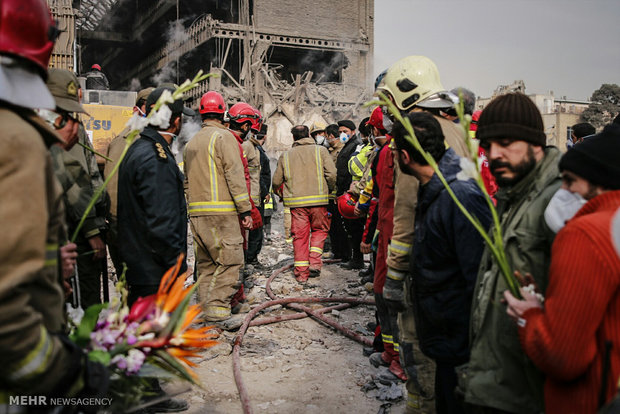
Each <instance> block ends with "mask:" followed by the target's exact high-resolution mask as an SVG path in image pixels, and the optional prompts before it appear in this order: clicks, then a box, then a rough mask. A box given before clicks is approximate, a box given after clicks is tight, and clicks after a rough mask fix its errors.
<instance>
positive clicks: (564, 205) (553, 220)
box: [545, 188, 587, 233]
mask: <svg viewBox="0 0 620 414" xmlns="http://www.w3.org/2000/svg"><path fill="white" fill-rule="evenodd" d="M585 203H587V200H586V199H584V198H583V197H581V195H579V194H577V193H571V192H570V191H568V190H565V189H563V188H560V189H559V190H558V191H557V192H556V193H555V194H554V195H553V197H551V201H549V204H548V205H547V208H546V209H545V222H546V223H547V226H549V228H550V229H551V230H552V231H553V232H554V233H557V232H559V231H560V230H561V229H562V227H564V225H565V224H566V222H567V221H568V220H570V219H572V218H573V216H574V215H575V214H577V212H578V211H579V210H580V209H581V207H582V206H583V205H584V204H585Z"/></svg>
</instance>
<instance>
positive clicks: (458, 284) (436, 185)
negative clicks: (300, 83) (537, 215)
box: [392, 112, 491, 414]
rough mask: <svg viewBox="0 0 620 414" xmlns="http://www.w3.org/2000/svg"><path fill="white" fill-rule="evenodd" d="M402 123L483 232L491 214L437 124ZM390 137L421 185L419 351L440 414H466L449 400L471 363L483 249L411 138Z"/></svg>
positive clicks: (416, 247)
mask: <svg viewBox="0 0 620 414" xmlns="http://www.w3.org/2000/svg"><path fill="white" fill-rule="evenodd" d="M407 117H408V118H409V120H410V122H411V124H412V126H413V128H414V132H415V135H416V137H417V138H418V140H419V142H420V144H421V146H422V148H423V149H424V150H425V151H427V152H428V153H430V154H431V156H432V157H433V159H434V160H435V161H436V162H437V163H438V165H439V170H440V171H441V173H442V174H443V176H444V177H445V179H446V181H447V182H448V184H449V186H450V188H451V189H452V191H453V192H454V194H456V197H457V198H458V199H459V201H460V202H461V203H462V204H463V205H464V206H465V208H466V209H467V211H469V213H470V214H471V215H473V216H474V217H476V218H477V219H478V221H479V222H480V224H481V225H482V227H484V228H485V229H487V228H488V227H489V224H490V222H491V213H490V211H489V208H488V205H487V202H486V200H485V198H484V195H483V193H482V191H481V190H480V188H479V187H478V185H477V184H476V182H475V181H474V180H473V179H472V178H470V177H468V176H466V175H465V174H464V173H463V172H462V171H461V164H462V163H465V161H464V160H462V159H461V158H460V157H459V156H458V155H456V153H455V152H454V150H452V149H446V146H445V142H444V135H443V132H442V130H441V126H440V124H439V122H438V121H437V120H436V119H435V118H434V117H433V115H431V114H430V113H428V112H412V113H410V114H408V115H407ZM392 135H393V136H394V142H395V144H396V148H397V150H396V153H395V158H396V159H397V160H398V164H399V167H400V169H401V170H402V171H403V172H404V173H405V174H409V175H413V176H415V177H416V178H417V179H418V180H419V181H420V188H419V190H418V205H417V207H416V216H415V231H414V244H413V249H412V253H411V260H410V262H409V263H410V277H411V278H412V298H413V313H414V317H415V324H416V331H417V334H418V338H419V341H420V349H421V350H422V352H423V353H424V354H425V355H427V356H429V357H430V358H433V360H435V362H436V366H437V369H436V372H435V401H436V410H437V413H438V414H443V413H464V408H463V407H462V406H461V405H460V404H459V402H458V401H457V399H456V397H455V394H454V390H455V388H456V385H457V376H456V372H455V367H456V366H458V365H461V364H464V363H465V362H467V361H468V360H469V341H468V340H469V317H470V310H471V301H472V295H473V291H474V286H475V283H476V276H477V274H478V266H479V264H480V257H481V256H482V251H483V250H484V242H483V240H482V236H481V235H480V233H479V232H478V231H477V230H476V229H475V228H474V226H473V225H472V224H471V222H470V221H469V220H468V219H467V218H466V217H465V216H464V215H463V213H462V212H461V211H460V210H459V208H458V207H457V205H456V203H455V202H454V200H453V199H452V198H451V196H450V194H449V193H448V191H447V190H446V188H445V187H444V186H443V184H442V183H441V181H440V180H439V177H438V176H437V174H436V173H435V171H434V170H433V168H432V167H430V166H429V165H428V163H427V162H426V160H425V159H424V158H423V157H422V154H420V153H419V152H418V151H416V150H415V149H414V147H413V146H412V145H411V144H410V143H409V142H407V141H406V139H405V136H406V135H408V133H407V132H406V130H405V128H404V127H403V126H402V124H400V123H396V124H395V125H394V129H393V130H392ZM469 162H470V163H471V161H469Z"/></svg>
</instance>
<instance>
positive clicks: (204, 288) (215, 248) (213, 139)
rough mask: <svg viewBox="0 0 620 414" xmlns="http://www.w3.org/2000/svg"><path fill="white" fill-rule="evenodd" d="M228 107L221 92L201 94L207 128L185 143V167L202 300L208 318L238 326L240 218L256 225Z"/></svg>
mask: <svg viewBox="0 0 620 414" xmlns="http://www.w3.org/2000/svg"><path fill="white" fill-rule="evenodd" d="M226 108H227V106H226V103H225V102H224V98H223V97H222V95H220V94H219V93H217V92H215V91H209V92H207V93H205V94H204V95H203V96H202V98H201V99H200V109H199V112H200V115H201V118H202V129H201V130H200V131H199V132H198V133H197V134H196V135H195V136H194V138H193V139H192V140H191V141H190V142H189V143H188V144H187V146H186V147H185V154H184V167H185V172H186V174H187V201H188V203H189V204H188V205H189V216H190V223H191V226H192V234H193V235H194V245H195V246H196V247H195V249H196V273H197V275H198V277H199V286H198V297H199V300H200V304H201V307H202V310H203V312H204V315H205V319H206V321H207V322H208V323H216V324H217V325H218V326H220V327H222V328H224V329H237V328H239V326H241V324H242V323H243V318H242V317H240V316H233V315H232V313H231V300H232V298H233V296H234V295H235V293H236V292H237V290H238V287H239V285H240V283H239V276H240V271H241V267H242V266H243V236H242V235H241V230H240V228H239V223H240V222H241V225H242V226H243V228H244V229H250V228H251V227H252V217H251V210H252V204H251V202H250V195H249V191H248V186H247V183H246V180H245V179H244V176H245V173H244V168H243V163H242V160H241V159H240V144H239V142H238V141H237V139H236V137H235V136H234V135H233V134H232V133H231V131H229V130H228V129H226V128H225V127H224V125H223V124H222V122H223V120H224V114H225V113H226Z"/></svg>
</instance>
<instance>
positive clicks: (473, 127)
mask: <svg viewBox="0 0 620 414" xmlns="http://www.w3.org/2000/svg"><path fill="white" fill-rule="evenodd" d="M481 113H482V111H481V110H477V111H474V113H473V114H471V123H470V124H469V130H470V131H477V130H478V120H479V119H480V114H481Z"/></svg>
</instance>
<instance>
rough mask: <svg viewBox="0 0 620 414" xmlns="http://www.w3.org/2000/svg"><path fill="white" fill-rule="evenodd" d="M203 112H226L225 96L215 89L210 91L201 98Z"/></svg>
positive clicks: (200, 110)
mask: <svg viewBox="0 0 620 414" xmlns="http://www.w3.org/2000/svg"><path fill="white" fill-rule="evenodd" d="M199 112H200V113H201V114H220V115H223V114H224V113H226V102H225V101H224V97H223V96H222V95H221V94H219V93H218V92H215V91H209V92H207V93H205V94H204V95H202V98H200V109H199Z"/></svg>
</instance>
